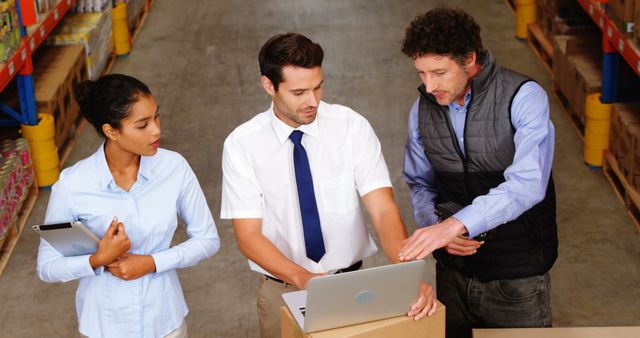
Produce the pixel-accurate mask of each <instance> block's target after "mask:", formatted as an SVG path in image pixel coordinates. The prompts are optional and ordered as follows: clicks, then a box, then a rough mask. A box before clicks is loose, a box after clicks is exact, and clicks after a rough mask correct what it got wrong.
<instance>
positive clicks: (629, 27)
mask: <svg viewBox="0 0 640 338" xmlns="http://www.w3.org/2000/svg"><path fill="white" fill-rule="evenodd" d="M635 1H636V0H609V2H608V3H607V5H608V10H607V16H608V17H609V19H611V21H613V22H614V23H615V24H616V27H618V30H619V31H620V32H622V33H632V32H633V22H634V18H635V7H636V4H635Z"/></svg>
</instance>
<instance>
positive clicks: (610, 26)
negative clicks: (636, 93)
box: [577, 0, 640, 103]
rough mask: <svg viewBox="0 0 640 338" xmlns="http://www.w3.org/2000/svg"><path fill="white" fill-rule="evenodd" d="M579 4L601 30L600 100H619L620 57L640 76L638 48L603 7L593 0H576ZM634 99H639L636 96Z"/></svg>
mask: <svg viewBox="0 0 640 338" xmlns="http://www.w3.org/2000/svg"><path fill="white" fill-rule="evenodd" d="M577 1H578V3H579V4H580V6H582V8H583V9H584V10H585V11H586V12H587V14H589V16H590V17H591V19H593V21H594V22H595V23H596V25H597V26H598V27H600V30H602V51H603V52H604V57H603V60H602V98H601V100H602V102H606V103H613V102H618V101H620V100H619V99H620V97H619V92H618V71H619V67H620V59H621V58H622V59H624V60H625V61H626V62H627V63H628V64H629V66H630V67H631V68H632V69H633V70H634V71H635V72H636V75H638V76H640V48H639V47H638V46H637V45H635V43H634V42H633V41H632V40H631V39H627V38H626V37H625V36H624V34H622V33H620V31H619V30H618V28H617V27H616V25H615V23H614V22H613V21H612V20H611V19H609V17H608V16H607V14H606V13H605V11H604V9H603V8H601V7H600V6H599V5H598V2H596V1H595V0H577ZM600 2H601V1H600ZM636 99H640V98H638V97H636Z"/></svg>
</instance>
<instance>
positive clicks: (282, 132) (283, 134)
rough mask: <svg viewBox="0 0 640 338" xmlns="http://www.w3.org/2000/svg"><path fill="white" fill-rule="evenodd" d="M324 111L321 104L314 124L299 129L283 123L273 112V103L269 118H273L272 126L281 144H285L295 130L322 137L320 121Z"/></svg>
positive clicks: (304, 125)
mask: <svg viewBox="0 0 640 338" xmlns="http://www.w3.org/2000/svg"><path fill="white" fill-rule="evenodd" d="M323 110H324V108H323V103H322V102H320V105H319V106H318V114H317V115H316V119H315V120H313V122H311V123H309V124H303V125H301V126H299V127H298V128H293V127H291V126H289V125H288V124H286V123H284V122H282V121H281V120H280V119H279V118H278V117H277V116H276V114H275V113H274V111H273V102H271V107H269V117H270V118H271V125H272V126H273V130H274V131H275V132H276V136H277V137H278V141H280V143H281V144H284V143H285V142H286V141H287V140H288V139H289V135H291V133H292V132H293V131H294V130H300V131H301V132H303V133H305V134H306V135H309V136H312V137H318V136H319V135H320V129H319V128H318V119H319V118H320V115H321V113H320V112H321V111H323Z"/></svg>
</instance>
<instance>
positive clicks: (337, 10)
mask: <svg viewBox="0 0 640 338" xmlns="http://www.w3.org/2000/svg"><path fill="white" fill-rule="evenodd" d="M239 3H240V2H233V1H229V0H227V1H224V0H210V1H170V0H156V2H155V5H154V8H153V9H152V11H151V13H150V15H149V18H148V21H147V23H146V26H145V27H144V28H143V31H142V33H141V35H140V37H139V39H138V41H137V43H136V44H135V45H134V48H133V50H132V53H131V54H130V55H129V57H128V58H125V59H122V60H118V62H117V63H116V65H115V67H114V69H113V72H114V73H126V74H130V75H133V76H135V77H138V78H140V79H141V80H143V81H144V82H146V83H147V84H148V85H149V87H150V88H151V90H152V92H153V93H154V95H155V97H156V99H157V100H158V102H159V105H160V113H161V121H162V127H163V139H162V147H164V148H168V149H171V150H175V151H178V152H180V153H182V154H183V155H184V156H185V157H186V159H187V160H188V161H189V163H190V164H191V166H192V168H193V169H194V171H195V172H196V174H197V176H198V178H199V180H200V184H201V185H202V187H203V189H204V191H205V194H206V196H207V200H208V202H209V206H210V208H211V209H212V211H213V214H214V218H215V219H216V222H217V226H218V231H219V233H220V236H221V238H222V249H221V250H220V252H219V253H218V254H217V255H216V256H215V257H214V258H212V259H209V260H207V261H205V262H202V263H200V264H199V265H197V266H196V267H193V268H189V269H185V270H181V271H180V278H181V281H182V285H183V289H184V291H185V295H186V298H187V304H188V306H189V309H190V314H189V316H188V317H187V324H188V329H189V333H190V336H191V337H257V336H258V330H257V316H256V314H255V286H256V282H257V279H256V278H257V277H256V275H255V274H254V273H252V272H250V271H249V268H248V266H247V264H246V261H245V259H244V258H243V256H242V255H241V254H240V252H239V251H238V249H237V246H236V244H235V242H234V236H233V232H232V229H231V225H230V222H228V221H221V220H219V218H218V216H219V209H220V203H219V201H220V181H221V176H222V174H221V169H220V160H221V151H222V142H223V141H224V138H225V137H226V136H227V134H229V133H230V132H231V131H232V130H233V128H235V126H237V125H239V124H240V123H242V122H243V121H246V120H248V119H249V118H251V117H252V116H253V115H255V114H256V113H258V112H261V111H263V110H265V109H266V108H267V106H268V104H269V101H268V99H267V96H266V95H265V94H264V92H263V90H262V88H261V86H260V82H259V81H260V76H259V70H258V62H257V54H258V50H259V48H260V46H261V45H262V44H263V43H264V41H266V39H267V38H268V37H269V36H271V35H273V34H275V33H282V32H286V31H298V32H301V33H303V34H305V35H308V36H309V37H310V38H311V39H312V40H314V41H317V42H319V43H320V44H321V45H322V46H323V48H324V49H325V63H324V66H323V69H324V75H325V86H324V88H325V90H324V97H323V99H324V100H325V101H328V102H334V103H340V104H344V105H347V106H350V107H352V108H353V109H355V110H356V111H358V112H360V113H361V114H363V115H364V116H365V117H367V118H368V119H369V121H370V122H371V124H372V125H373V127H374V129H375V130H376V132H377V134H378V137H379V138H380V140H381V142H382V147H383V152H384V154H385V158H386V160H387V164H388V166H389V170H390V173H391V176H392V180H393V183H394V186H395V190H396V198H397V200H398V201H399V204H400V208H401V210H402V212H403V216H404V219H405V221H406V223H407V224H408V225H409V227H410V229H411V231H413V229H414V227H415V225H414V223H413V220H412V217H411V207H410V203H409V192H408V189H407V188H406V186H405V184H404V182H403V180H402V175H401V168H402V152H403V146H404V142H405V138H406V122H407V114H408V110H409V108H410V106H411V104H412V103H413V101H414V100H415V98H416V97H417V96H416V95H417V91H416V87H417V86H418V84H419V79H418V77H417V76H416V73H415V70H414V69H413V66H412V63H411V61H410V60H409V59H407V58H405V57H404V56H403V55H402V53H401V52H400V42H401V40H402V38H403V35H404V29H405V28H406V26H407V25H408V24H409V22H410V21H411V20H412V18H413V17H414V16H415V15H416V14H418V13H421V12H424V11H425V10H427V9H428V8H430V7H432V6H433V5H434V4H435V3H437V2H436V1H424V0H421V1H418V0H404V1H391V0H352V1H337V0H333V1H313V0H301V1H285V0H270V1H260V0H254V1H248V0H247V1H242V2H241V3H242V5H239ZM456 3H458V4H459V5H461V6H462V7H463V8H464V9H466V10H467V11H468V12H470V13H471V14H472V15H474V16H475V18H476V19H477V21H478V22H479V23H480V25H481V27H482V29H483V39H484V43H485V47H487V48H488V49H490V50H492V51H493V52H494V54H495V55H496V57H497V59H498V61H499V62H500V63H502V64H503V65H505V66H507V67H510V68H513V69H515V70H518V71H520V72H522V73H525V74H528V75H529V76H532V77H533V78H534V79H536V80H537V81H538V82H539V83H540V84H541V85H543V86H544V87H545V88H546V89H547V90H550V89H551V79H550V76H549V74H548V73H547V72H546V71H545V70H544V68H543V67H542V66H541V64H540V63H539V62H538V60H537V59H536V58H535V56H534V55H533V53H532V52H531V51H530V50H529V48H528V47H527V46H526V45H525V44H524V43H522V42H518V41H516V40H515V38H514V37H513V36H514V28H513V25H514V24H513V21H514V18H513V16H512V15H511V13H510V12H509V11H508V9H507V7H506V6H505V5H504V2H503V0H491V1H473V0H468V1H456ZM550 101H551V110H552V119H553V122H554V124H555V127H556V156H555V164H554V178H555V181H556V187H557V190H558V192H557V199H558V225H559V232H560V234H559V236H560V258H559V259H558V262H557V263H556V265H555V266H554V268H553V269H552V278H553V281H552V304H553V308H554V325H555V326H610V325H640V302H638V299H640V287H639V286H640V264H639V263H638V262H639V261H640V236H638V235H637V234H636V233H635V232H634V229H633V225H632V224H631V222H630V221H629V219H628V218H627V216H626V214H625V213H624V209H623V208H622V206H621V205H620V203H619V202H618V201H617V199H616V197H615V195H614V193H613V190H612V189H611V187H610V186H609V185H608V183H607V182H606V180H605V179H604V177H603V175H602V173H601V172H599V171H592V170H589V169H588V168H587V167H586V166H585V165H584V164H583V162H582V145H581V143H580V141H579V139H578V137H577V136H576V133H575V132H574V130H573V129H572V127H571V126H570V125H569V123H568V122H567V119H566V118H565V117H564V116H563V115H562V113H561V111H560V110H559V107H558V105H557V103H556V102H555V100H554V99H551V100H550ZM100 143H101V140H100V139H99V138H98V136H97V135H96V133H95V131H94V130H92V129H91V127H87V128H85V130H84V133H83V134H82V137H81V139H80V141H79V142H78V143H77V144H76V146H75V148H74V150H73V152H72V154H71V157H70V159H69V160H68V161H67V166H68V165H71V164H73V163H75V162H76V161H78V160H79V159H82V158H84V157H86V156H88V155H90V154H91V153H93V152H94V151H95V149H96V148H97V147H98V145H99V144H100ZM48 196H49V193H48V192H47V191H43V192H42V193H41V196H40V198H39V200H38V202H37V205H36V208H35V209H34V212H33V214H32V216H31V218H30V220H29V222H28V224H35V223H39V222H41V221H42V220H43V218H44V212H45V209H46V204H47V200H48ZM185 237H186V234H184V231H180V232H179V234H178V235H177V236H176V238H175V240H176V241H181V240H183V239H184V238H185ZM37 244H38V238H37V235H36V234H35V233H32V232H31V231H29V229H26V230H25V232H24V234H23V236H22V238H21V239H20V242H19V243H18V246H17V248H16V250H15V252H14V254H13V257H12V259H11V261H10V262H9V265H8V266H7V269H6V270H5V272H4V274H3V276H2V277H0V300H1V301H0V328H2V329H1V330H0V337H75V336H77V324H76V315H75V303H74V301H75V299H74V293H75V287H76V284H77V283H76V282H70V283H65V284H45V283H43V282H41V281H40V280H39V279H38V277H37V276H36V274H35V260H36V252H37ZM385 262H386V259H385V258H384V257H383V255H382V254H378V255H377V256H375V257H374V258H372V259H370V260H368V261H367V262H366V265H367V266H372V265H378V264H384V263H385ZM432 277H433V271H431V272H430V274H429V278H432Z"/></svg>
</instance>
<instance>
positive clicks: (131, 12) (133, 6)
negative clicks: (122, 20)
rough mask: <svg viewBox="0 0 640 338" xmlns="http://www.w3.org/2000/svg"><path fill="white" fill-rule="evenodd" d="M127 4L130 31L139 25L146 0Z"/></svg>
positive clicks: (131, 0)
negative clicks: (138, 21)
mask: <svg viewBox="0 0 640 338" xmlns="http://www.w3.org/2000/svg"><path fill="white" fill-rule="evenodd" d="M125 2H126V3H127V25H128V27H129V29H131V28H133V27H134V25H135V24H137V22H136V21H137V20H138V19H139V16H140V14H141V13H142V11H143V10H144V3H145V2H146V0H126V1H125Z"/></svg>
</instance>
